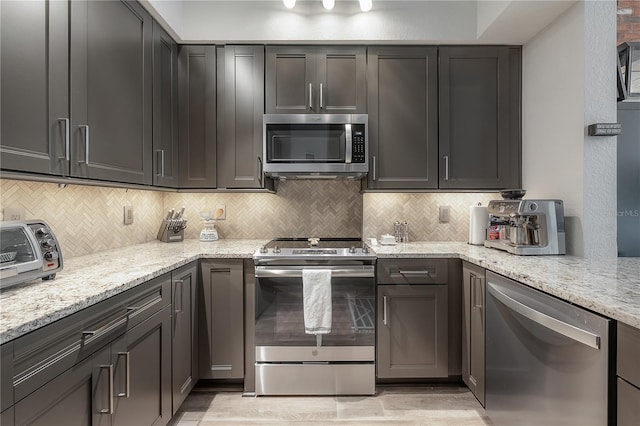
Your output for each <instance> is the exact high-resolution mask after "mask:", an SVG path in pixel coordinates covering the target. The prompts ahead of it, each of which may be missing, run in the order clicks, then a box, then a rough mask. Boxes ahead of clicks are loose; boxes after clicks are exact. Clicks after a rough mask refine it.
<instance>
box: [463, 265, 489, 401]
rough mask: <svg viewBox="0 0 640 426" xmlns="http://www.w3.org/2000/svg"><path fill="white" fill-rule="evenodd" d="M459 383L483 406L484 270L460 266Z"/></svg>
mask: <svg viewBox="0 0 640 426" xmlns="http://www.w3.org/2000/svg"><path fill="white" fill-rule="evenodd" d="M462 277H463V279H462V300H463V303H462V305H463V310H462V315H463V320H462V380H463V381H464V383H465V384H466V385H467V386H468V387H469V389H471V392H473V394H474V395H475V396H476V398H478V401H480V403H481V404H482V405H483V406H484V394H485V392H484V391H485V389H484V384H485V379H484V376H485V374H484V373H485V357H484V348H485V344H484V335H485V309H484V306H485V303H484V302H485V270H484V268H482V267H480V266H477V265H474V264H471V263H468V262H463V266H462Z"/></svg>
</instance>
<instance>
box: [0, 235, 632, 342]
mask: <svg viewBox="0 0 640 426" xmlns="http://www.w3.org/2000/svg"><path fill="white" fill-rule="evenodd" d="M267 242H268V240H259V239H255V240H233V239H226V240H225V239H223V240H219V241H215V242H206V243H202V242H200V241H198V240H186V241H183V242H181V243H171V244H166V243H162V242H159V241H152V242H148V243H144V244H138V245H134V246H129V247H123V248H119V249H113V250H109V251H105V252H100V253H95V254H92V255H87V256H80V257H75V258H70V259H65V264H64V270H63V271H62V272H60V273H59V274H58V275H57V277H56V279H55V280H53V281H41V280H37V281H33V282H31V283H29V284H22V285H20V286H16V287H12V288H9V289H6V290H4V291H2V292H1V293H0V343H5V342H8V341H10V340H13V339H15V338H17V337H20V336H22V335H24V334H27V333H29V332H30V331H33V330H36V329H38V328H40V327H42V326H45V325H47V324H50V323H52V322H54V321H56V320H59V319H61V318H64V317H66V316H68V315H71V314H73V313H75V312H78V311H80V310H82V309H84V308H86V307H89V306H91V305H94V304H96V303H98V302H101V301H103V300H105V299H108V298H109V297H112V296H115V295H116V294H118V293H121V292H123V291H126V290H128V289H130V288H133V287H135V286H137V285H139V284H142V283H144V282H146V281H149V280H151V279H153V278H155V277H158V276H160V275H162V274H164V273H166V272H169V271H171V270H173V269H176V268H179V267H180V266H183V265H186V264H188V263H190V262H192V261H195V260H198V259H203V258H234V259H239V258H242V259H249V258H251V257H252V255H253V253H254V252H255V251H256V250H257V249H258V248H260V247H261V246H262V245H264V244H266V243H267ZM374 251H375V252H376V254H377V256H378V257H379V258H381V259H384V258H387V259H389V258H403V257H404V258H420V257H430V258H460V259H463V260H466V261H469V262H471V263H475V264H477V265H479V266H482V267H484V268H487V269H489V270H491V271H494V272H496V273H499V274H502V275H505V276H507V277H509V278H513V279H515V280H517V281H520V282H522V283H524V284H527V285H529V286H531V287H533V288H537V289H539V290H542V291H544V292H546V293H549V294H551V295H554V296H557V297H559V298H561V299H563V300H566V301H569V302H572V303H575V304H576V305H579V306H582V307H584V308H587V309H590V310H592V311H594V312H597V313H600V314H602V315H605V316H607V317H610V318H613V319H615V320H618V321H621V322H624V323H626V324H628V325H631V326H633V327H636V328H640V258H617V259H608V260H592V259H583V258H579V257H574V256H515V255H511V254H509V253H505V252H501V251H498V250H495V249H486V248H484V247H477V246H471V245H468V244H466V243H461V242H415V243H406V244H404V243H402V244H398V245H395V246H377V247H374Z"/></svg>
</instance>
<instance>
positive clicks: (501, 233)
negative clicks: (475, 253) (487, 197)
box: [484, 200, 566, 255]
mask: <svg viewBox="0 0 640 426" xmlns="http://www.w3.org/2000/svg"><path fill="white" fill-rule="evenodd" d="M487 210H488V212H489V226H488V228H487V239H486V240H485V241H484V246H485V247H493V248H497V249H501V250H506V251H508V252H509V253H513V254H519V255H543V254H565V252H566V248H565V234H564V206H563V203H562V201H561V200H492V201H490V202H489V207H488V209H487Z"/></svg>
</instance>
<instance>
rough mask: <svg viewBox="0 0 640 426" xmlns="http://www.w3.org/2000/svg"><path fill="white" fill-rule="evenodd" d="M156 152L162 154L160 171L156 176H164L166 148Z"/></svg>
mask: <svg viewBox="0 0 640 426" xmlns="http://www.w3.org/2000/svg"><path fill="white" fill-rule="evenodd" d="M156 152H157V153H158V154H160V173H157V174H156V176H161V177H164V149H157V150H156Z"/></svg>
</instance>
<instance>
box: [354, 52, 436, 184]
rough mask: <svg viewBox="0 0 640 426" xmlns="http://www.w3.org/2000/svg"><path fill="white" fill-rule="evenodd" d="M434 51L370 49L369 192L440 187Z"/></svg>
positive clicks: (367, 182) (368, 77)
mask: <svg viewBox="0 0 640 426" xmlns="http://www.w3.org/2000/svg"><path fill="white" fill-rule="evenodd" d="M437 73H438V49H437V48H436V47H404V46H403V47H397V46H383V47H370V48H369V51H368V66H367V80H368V92H369V95H368V110H369V154H370V156H369V161H370V162H371V166H370V167H369V174H368V177H367V181H366V184H367V189H431V188H437V187H438V75H437Z"/></svg>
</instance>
